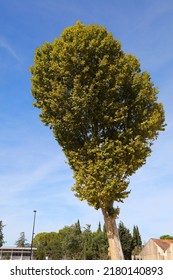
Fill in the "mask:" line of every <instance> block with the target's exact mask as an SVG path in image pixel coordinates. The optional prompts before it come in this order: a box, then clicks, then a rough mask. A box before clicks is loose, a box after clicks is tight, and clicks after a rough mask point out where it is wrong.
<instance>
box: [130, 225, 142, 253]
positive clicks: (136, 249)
mask: <svg viewBox="0 0 173 280" xmlns="http://www.w3.org/2000/svg"><path fill="white" fill-rule="evenodd" d="M132 249H133V252H132V253H133V255H134V256H135V255H138V254H139V253H140V252H141V249H142V240H141V235H140V233H139V229H138V226H134V227H133V239H132Z"/></svg>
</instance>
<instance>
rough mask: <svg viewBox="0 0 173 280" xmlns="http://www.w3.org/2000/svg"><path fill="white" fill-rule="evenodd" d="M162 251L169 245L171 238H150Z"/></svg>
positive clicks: (172, 241)
mask: <svg viewBox="0 0 173 280" xmlns="http://www.w3.org/2000/svg"><path fill="white" fill-rule="evenodd" d="M151 239H152V240H153V241H154V242H155V243H156V244H157V245H158V246H159V247H160V248H161V249H162V250H163V251H164V252H165V251H166V250H167V249H168V248H169V247H170V245H171V243H173V240H168V239H156V238H151Z"/></svg>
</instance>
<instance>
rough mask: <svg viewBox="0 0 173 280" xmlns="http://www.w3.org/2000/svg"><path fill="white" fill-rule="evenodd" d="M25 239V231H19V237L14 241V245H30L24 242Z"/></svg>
mask: <svg viewBox="0 0 173 280" xmlns="http://www.w3.org/2000/svg"><path fill="white" fill-rule="evenodd" d="M26 241H27V239H26V238H25V233H24V232H21V233H20V237H19V239H18V240H17V241H16V243H15V244H16V246H17V247H30V244H29V243H28V242H26Z"/></svg>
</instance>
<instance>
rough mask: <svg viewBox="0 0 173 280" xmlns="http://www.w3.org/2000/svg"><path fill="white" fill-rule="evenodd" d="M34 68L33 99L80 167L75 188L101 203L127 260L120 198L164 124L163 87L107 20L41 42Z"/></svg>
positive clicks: (115, 248)
mask: <svg viewBox="0 0 173 280" xmlns="http://www.w3.org/2000/svg"><path fill="white" fill-rule="evenodd" d="M31 74H32V77H31V82H32V89H31V91H32V95H33V97H34V98H35V102H34V106H35V107H37V108H39V109H41V114H40V119H41V121H42V122H43V123H44V124H45V125H47V126H49V127H50V128H51V129H52V130H53V133H54V136H55V139H56V140H57V141H58V143H59V145H60V146H61V147H62V150H63V152H64V153H65V155H66V157H67V159H68V163H69V165H70V167H71V168H72V170H73V172H74V179H75V184H74V186H73V188H72V190H73V191H74V192H75V195H76V196H77V197H78V198H79V199H80V200H87V202H88V204H89V205H91V206H93V207H94V208H95V209H97V210H98V209H101V211H102V213H103V217H104V222H105V227H106V231H107V236H108V241H109V247H110V248H109V251H110V254H111V259H123V254H122V249H121V244H120V241H119V236H118V230H117V226H116V222H115V221H116V218H117V216H118V214H119V207H118V203H119V202H123V201H124V199H125V198H126V197H128V195H129V193H130V191H129V190H127V188H128V185H129V177H130V176H131V175H132V174H134V173H135V172H136V171H137V170H138V169H139V168H140V167H141V166H142V165H143V164H145V162H146V158H147V157H148V156H149V155H150V154H151V146H152V144H153V141H154V140H155V139H156V138H157V136H158V134H159V131H162V130H164V126H165V125H164V110H163V106H162V104H161V103H159V102H158V101H157V94H158V90H157V88H155V87H154V84H153V83H152V82H151V79H150V75H149V73H148V72H142V71H141V69H140V63H139V61H138V60H137V58H136V57H134V56H132V55H131V54H126V53H124V52H123V50H122V49H121V44H120V42H119V41H118V40H116V39H115V38H113V36H112V34H111V33H108V32H107V30H106V28H105V27H100V26H99V25H88V26H85V25H84V24H82V23H80V22H79V21H78V22H77V23H76V24H75V25H74V26H71V27H68V28H66V29H65V30H64V31H63V32H62V34H61V36H60V38H56V39H55V40H54V42H53V43H48V42H47V43H45V44H43V45H42V46H41V47H40V48H37V49H36V52H35V58H34V65H33V66H32V67H31Z"/></svg>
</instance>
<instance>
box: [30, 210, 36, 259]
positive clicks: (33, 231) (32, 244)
mask: <svg viewBox="0 0 173 280" xmlns="http://www.w3.org/2000/svg"><path fill="white" fill-rule="evenodd" d="M33 212H34V221H33V229H32V240H31V253H30V260H32V247H33V238H34V234H35V233H34V228H35V218H36V212H37V211H36V210H34V211H33Z"/></svg>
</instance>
